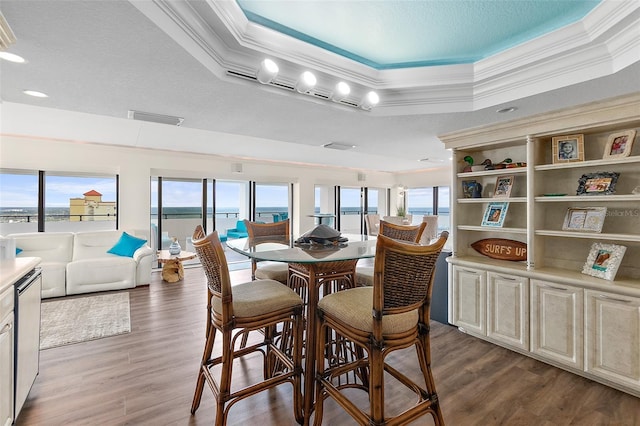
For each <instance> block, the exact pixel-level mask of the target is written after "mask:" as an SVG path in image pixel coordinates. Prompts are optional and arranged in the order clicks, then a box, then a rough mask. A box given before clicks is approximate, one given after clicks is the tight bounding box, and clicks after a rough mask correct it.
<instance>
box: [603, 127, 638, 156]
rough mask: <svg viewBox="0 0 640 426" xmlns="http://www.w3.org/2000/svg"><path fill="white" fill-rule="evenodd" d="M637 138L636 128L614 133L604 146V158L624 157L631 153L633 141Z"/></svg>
mask: <svg viewBox="0 0 640 426" xmlns="http://www.w3.org/2000/svg"><path fill="white" fill-rule="evenodd" d="M635 138H636V131H635V130H625V131H624V132H618V133H613V134H611V135H609V139H607V145H606V146H605V147H604V157H603V158H622V157H628V156H629V154H631V148H632V147H633V141H634V139H635Z"/></svg>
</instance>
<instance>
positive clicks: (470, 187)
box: [462, 180, 476, 198]
mask: <svg viewBox="0 0 640 426" xmlns="http://www.w3.org/2000/svg"><path fill="white" fill-rule="evenodd" d="M475 189H476V181H475V180H463V181H462V198H473V192H474V191H475Z"/></svg>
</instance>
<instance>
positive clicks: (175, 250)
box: [169, 238, 182, 254]
mask: <svg viewBox="0 0 640 426" xmlns="http://www.w3.org/2000/svg"><path fill="white" fill-rule="evenodd" d="M181 251H182V247H180V243H179V242H178V240H177V239H176V238H174V239H173V242H172V243H171V245H170V246H169V254H180V252H181Z"/></svg>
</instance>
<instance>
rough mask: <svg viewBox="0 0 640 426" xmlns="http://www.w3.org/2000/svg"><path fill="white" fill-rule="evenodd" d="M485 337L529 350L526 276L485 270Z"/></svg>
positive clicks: (527, 283)
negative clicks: (486, 293)
mask: <svg viewBox="0 0 640 426" xmlns="http://www.w3.org/2000/svg"><path fill="white" fill-rule="evenodd" d="M487 286H488V295H487V297H488V305H487V337H490V338H491V339H493V340H496V341H499V342H502V343H505V344H507V345H509V346H513V347H516V348H519V349H523V350H529V279H528V278H524V277H519V276H516V275H508V274H502V273H495V272H488V273H487Z"/></svg>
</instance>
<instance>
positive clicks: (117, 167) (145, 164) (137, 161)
mask: <svg viewBox="0 0 640 426" xmlns="http://www.w3.org/2000/svg"><path fill="white" fill-rule="evenodd" d="M238 162H241V163H242V165H243V173H242V174H234V173H232V172H231V164H233V163H238ZM0 168H3V169H26V170H45V171H50V172H52V171H56V172H88V173H104V174H114V175H115V174H119V175H120V204H119V209H120V210H119V212H120V227H121V228H131V229H146V228H147V227H148V226H149V217H150V214H151V209H150V183H149V182H150V180H149V178H150V176H158V175H159V176H164V177H185V178H216V179H235V180H256V181H260V182H293V183H294V195H295V198H296V200H297V202H298V204H297V205H295V206H294V223H295V224H297V225H298V229H294V233H299V232H301V231H302V232H304V231H305V230H308V229H310V228H311V227H313V223H314V222H313V218H310V217H307V215H308V214H311V213H312V212H313V211H314V195H313V194H314V185H315V184H316V183H321V184H327V185H343V186H362V185H367V186H373V187H383V188H384V187H393V186H394V185H395V184H396V176H394V175H393V174H391V173H375V172H367V180H366V181H365V182H359V181H358V174H357V172H356V171H354V170H348V169H339V168H331V167H310V166H297V165H289V164H277V163H273V162H265V163H261V162H257V161H248V160H242V159H238V158H224V157H219V156H215V155H198V154H191V153H180V152H173V151H165V150H150V149H141V148H129V147H118V146H108V145H100V144H91V143H78V142H71V141H62V140H54V139H45V138H33V137H22V136H9V135H2V136H1V139H0ZM429 175H430V174H429V173H420V174H417V175H416V176H412V177H411V179H409V178H408V175H403V179H404V180H403V183H404V184H407V183H405V182H409V181H413V182H415V183H416V185H418V184H419V185H420V186H431V185H436V184H437V183H435V181H432V180H431V178H430V176H429ZM392 192H393V191H392ZM391 205H392V206H393V205H394V204H393V200H392V204H391Z"/></svg>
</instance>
